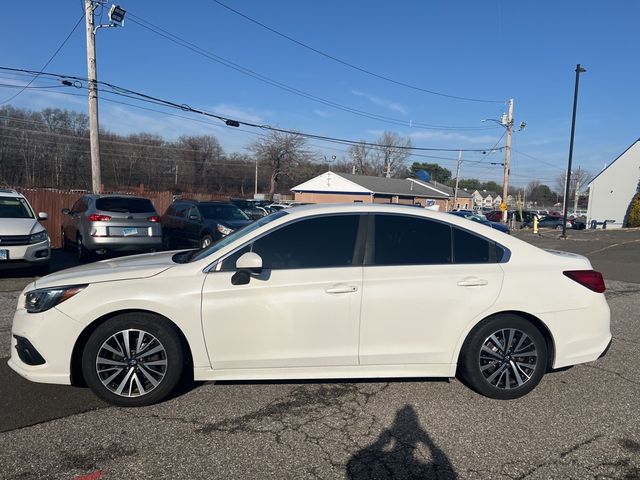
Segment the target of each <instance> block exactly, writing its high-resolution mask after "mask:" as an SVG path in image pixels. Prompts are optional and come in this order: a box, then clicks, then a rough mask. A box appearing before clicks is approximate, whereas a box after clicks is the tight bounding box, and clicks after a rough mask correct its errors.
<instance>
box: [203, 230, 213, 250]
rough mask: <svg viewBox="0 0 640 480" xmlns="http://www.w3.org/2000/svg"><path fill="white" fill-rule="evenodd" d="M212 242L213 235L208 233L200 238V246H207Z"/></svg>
mask: <svg viewBox="0 0 640 480" xmlns="http://www.w3.org/2000/svg"><path fill="white" fill-rule="evenodd" d="M212 243H213V237H212V236H211V235H209V234H208V233H207V234H206V235H204V236H203V237H202V238H201V239H200V248H207V247H208V246H209V245H211V244H212Z"/></svg>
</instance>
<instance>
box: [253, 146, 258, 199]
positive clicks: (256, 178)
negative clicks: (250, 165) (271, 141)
mask: <svg viewBox="0 0 640 480" xmlns="http://www.w3.org/2000/svg"><path fill="white" fill-rule="evenodd" d="M257 197H258V156H257V155H256V177H255V185H254V188H253V198H257Z"/></svg>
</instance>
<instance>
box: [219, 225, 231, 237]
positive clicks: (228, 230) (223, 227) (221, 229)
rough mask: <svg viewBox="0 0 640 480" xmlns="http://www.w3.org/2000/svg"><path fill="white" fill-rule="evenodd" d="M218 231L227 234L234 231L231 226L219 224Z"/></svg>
mask: <svg viewBox="0 0 640 480" xmlns="http://www.w3.org/2000/svg"><path fill="white" fill-rule="evenodd" d="M218 231H219V232H220V233H221V234H222V235H225V236H226V235H229V234H230V233H233V229H231V228H229V227H225V226H224V225H218Z"/></svg>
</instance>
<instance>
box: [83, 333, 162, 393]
mask: <svg viewBox="0 0 640 480" xmlns="http://www.w3.org/2000/svg"><path fill="white" fill-rule="evenodd" d="M167 366H168V362H167V352H166V350H165V347H164V345H163V344H162V343H161V342H160V341H159V340H158V339H157V338H156V337H154V336H153V335H151V334H150V333H148V332H145V331H143V330H137V329H127V330H121V331H119V332H117V333H115V334H113V335H111V336H110V337H109V338H107V340H106V341H105V342H104V343H103V344H102V345H101V347H100V348H99V349H98V354H97V356H96V363H95V368H96V373H97V375H98V378H99V380H100V382H102V385H103V386H104V387H105V388H107V389H108V390H109V391H110V392H112V393H114V394H115V395H118V396H121V397H140V396H143V395H147V394H148V393H149V392H151V391H153V390H155V388H156V387H158V385H160V383H161V382H162V380H163V378H164V376H165V373H166V372H167Z"/></svg>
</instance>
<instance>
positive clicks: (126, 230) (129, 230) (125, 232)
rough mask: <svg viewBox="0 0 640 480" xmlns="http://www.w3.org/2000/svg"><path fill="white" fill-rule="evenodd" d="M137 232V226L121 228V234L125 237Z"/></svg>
mask: <svg viewBox="0 0 640 480" xmlns="http://www.w3.org/2000/svg"><path fill="white" fill-rule="evenodd" d="M137 234H138V229H137V228H123V229H122V235H124V236H125V237H128V236H129V235H137Z"/></svg>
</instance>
